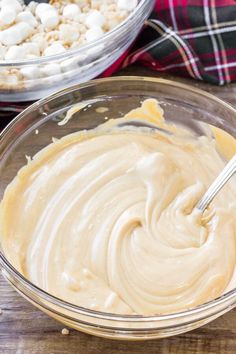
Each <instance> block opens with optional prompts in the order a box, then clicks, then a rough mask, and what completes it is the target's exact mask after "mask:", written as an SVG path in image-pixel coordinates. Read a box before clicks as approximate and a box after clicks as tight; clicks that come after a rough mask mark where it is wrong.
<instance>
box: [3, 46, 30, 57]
mask: <svg viewBox="0 0 236 354" xmlns="http://www.w3.org/2000/svg"><path fill="white" fill-rule="evenodd" d="M25 56H26V51H25V49H24V48H23V47H22V46H18V45H13V46H12V47H10V48H9V49H8V51H7V52H6V55H5V60H18V59H19V60H21V59H25Z"/></svg>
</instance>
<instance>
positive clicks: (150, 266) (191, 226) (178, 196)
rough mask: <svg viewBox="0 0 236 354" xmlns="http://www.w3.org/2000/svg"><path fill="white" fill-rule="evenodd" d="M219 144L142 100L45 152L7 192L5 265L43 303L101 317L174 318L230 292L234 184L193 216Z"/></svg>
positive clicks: (234, 257) (212, 173)
mask: <svg viewBox="0 0 236 354" xmlns="http://www.w3.org/2000/svg"><path fill="white" fill-rule="evenodd" d="M134 119H135V120H136V121H137V120H139V122H140V121H143V122H144V123H148V124H150V123H151V124H153V125H156V127H157V128H156V129H150V128H147V127H146V128H145V129H144V128H140V126H139V127H136V128H135V127H133V128H132V125H134ZM119 123H123V127H122V128H121V127H120V128H119V126H118V124H119ZM125 123H129V127H128V125H127V126H126V127H125V126H124V124H125ZM139 125H140V124H139ZM159 128H161V129H159ZM209 130H210V128H209ZM165 131H167V132H165ZM218 133H219V131H218ZM222 134H223V133H222ZM224 134H226V133H224ZM218 135H219V134H218ZM222 136H225V135H222ZM222 136H221V137H222ZM229 140H230V141H231V142H232V146H234V148H233V149H234V153H235V151H236V149H235V140H234V139H233V138H232V137H229ZM217 142H218V140H217V139H214V138H212V136H210V134H208V136H201V137H198V136H196V135H195V134H194V133H193V132H192V131H190V130H188V129H186V128H184V127H181V126H178V125H176V126H175V125H173V124H170V123H169V124H168V123H166V122H165V120H164V118H163V112H162V110H161V109H160V107H159V106H158V104H157V102H156V101H154V100H147V101H145V102H144V103H143V104H142V107H141V108H138V109H136V110H134V111H132V112H130V113H129V114H128V115H126V116H125V117H124V118H121V119H117V120H112V121H109V122H107V123H105V124H104V125H102V126H100V127H98V128H97V129H96V130H94V131H87V132H82V133H81V132H78V133H74V134H72V135H69V136H66V137H64V138H63V139H61V140H59V141H56V142H54V143H52V144H51V145H49V146H47V147H46V148H44V149H43V150H42V151H41V152H39V153H38V154H37V155H36V156H35V157H34V158H33V160H32V161H29V162H28V164H27V166H25V167H23V168H22V169H21V170H20V171H19V173H18V175H17V176H16V177H15V179H14V180H13V182H12V183H11V184H10V185H9V186H8V188H7V189H6V191H5V195H4V198H3V200H2V202H1V212H0V215H1V219H0V224H1V243H2V246H3V250H4V253H5V255H6V257H7V258H8V260H9V261H10V262H11V263H12V264H13V266H14V267H16V269H17V270H18V271H19V272H21V273H22V274H23V275H24V276H25V277H26V278H27V279H29V280H30V281H31V282H33V283H34V284H36V285H38V286H39V287H41V288H42V289H44V290H46V291H47V292H49V293H51V294H53V295H55V296H57V297H59V298H62V299H64V300H66V301H68V302H71V303H73V304H76V305H79V306H84V307H87V308H91V309H95V310H101V311H105V312H112V313H120V314H134V313H136V314H144V315H152V314H164V313H172V312H176V311H180V310H185V309H188V308H192V307H194V306H197V305H199V304H202V303H204V302H207V301H209V300H212V299H214V298H216V297H218V296H220V295H221V294H222V293H224V292H225V291H226V290H227V289H228V288H229V286H231V287H233V286H235V284H231V283H232V281H231V279H232V278H233V274H234V269H235V264H236V219H235V211H236V204H235V200H236V185H235V179H232V180H231V181H230V182H229V183H228V184H227V186H225V187H224V189H223V190H222V191H221V192H220V193H219V195H218V197H217V198H216V199H215V200H214V201H213V202H212V204H211V206H210V208H209V210H208V211H207V212H206V213H205V215H204V216H203V217H201V215H199V213H198V212H196V211H195V210H194V206H195V204H196V202H197V201H198V200H199V198H200V197H201V195H202V194H203V193H204V191H205V190H206V188H207V187H208V186H209V185H210V183H211V182H212V181H213V179H214V178H215V177H216V176H217V174H218V173H219V172H220V171H221V170H222V169H223V167H224V165H225V160H224V159H223V158H222V156H221V155H220V153H219V150H218V148H217Z"/></svg>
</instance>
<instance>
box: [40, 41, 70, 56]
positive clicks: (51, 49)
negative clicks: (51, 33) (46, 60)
mask: <svg viewBox="0 0 236 354" xmlns="http://www.w3.org/2000/svg"><path fill="white" fill-rule="evenodd" d="M65 51H66V49H65V47H64V46H63V45H62V44H61V43H60V42H54V43H53V44H51V45H50V46H48V47H47V48H45V50H44V55H45V56H50V55H56V54H60V53H63V52H65Z"/></svg>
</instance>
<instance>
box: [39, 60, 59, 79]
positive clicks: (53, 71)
mask: <svg viewBox="0 0 236 354" xmlns="http://www.w3.org/2000/svg"><path fill="white" fill-rule="evenodd" d="M41 72H42V74H43V75H44V76H55V75H58V74H60V73H61V67H60V65H59V64H57V63H54V64H48V65H45V66H44V67H43V68H41Z"/></svg>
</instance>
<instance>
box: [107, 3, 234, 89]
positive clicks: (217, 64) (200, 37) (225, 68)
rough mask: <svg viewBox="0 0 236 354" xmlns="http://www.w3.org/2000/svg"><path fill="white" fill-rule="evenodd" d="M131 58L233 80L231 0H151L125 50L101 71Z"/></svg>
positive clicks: (174, 70) (218, 80) (127, 62)
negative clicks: (124, 54)
mask: <svg viewBox="0 0 236 354" xmlns="http://www.w3.org/2000/svg"><path fill="white" fill-rule="evenodd" d="M135 62H140V63H142V64H144V65H146V66H149V67H150V68H152V69H153V70H157V71H165V72H170V73H174V74H177V75H180V76H187V77H192V78H194V79H198V80H204V81H206V82H209V83H213V84H218V85H223V84H226V83H230V82H232V81H233V80H236V2H235V0H156V5H155V9H154V11H153V13H152V14H151V16H150V19H149V20H148V21H147V22H146V25H145V27H144V29H143V31H142V32H141V33H140V35H139V37H138V39H137V41H136V43H135V46H134V47H133V48H132V51H131V52H130V54H128V56H127V57H126V58H125V59H124V60H123V61H122V62H121V61H119V62H118V63H115V64H114V65H113V66H112V67H111V68H109V70H108V71H106V72H105V73H104V76H108V75H111V73H112V72H114V71H115V70H117V69H118V68H119V67H126V66H128V65H130V64H132V63H135Z"/></svg>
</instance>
